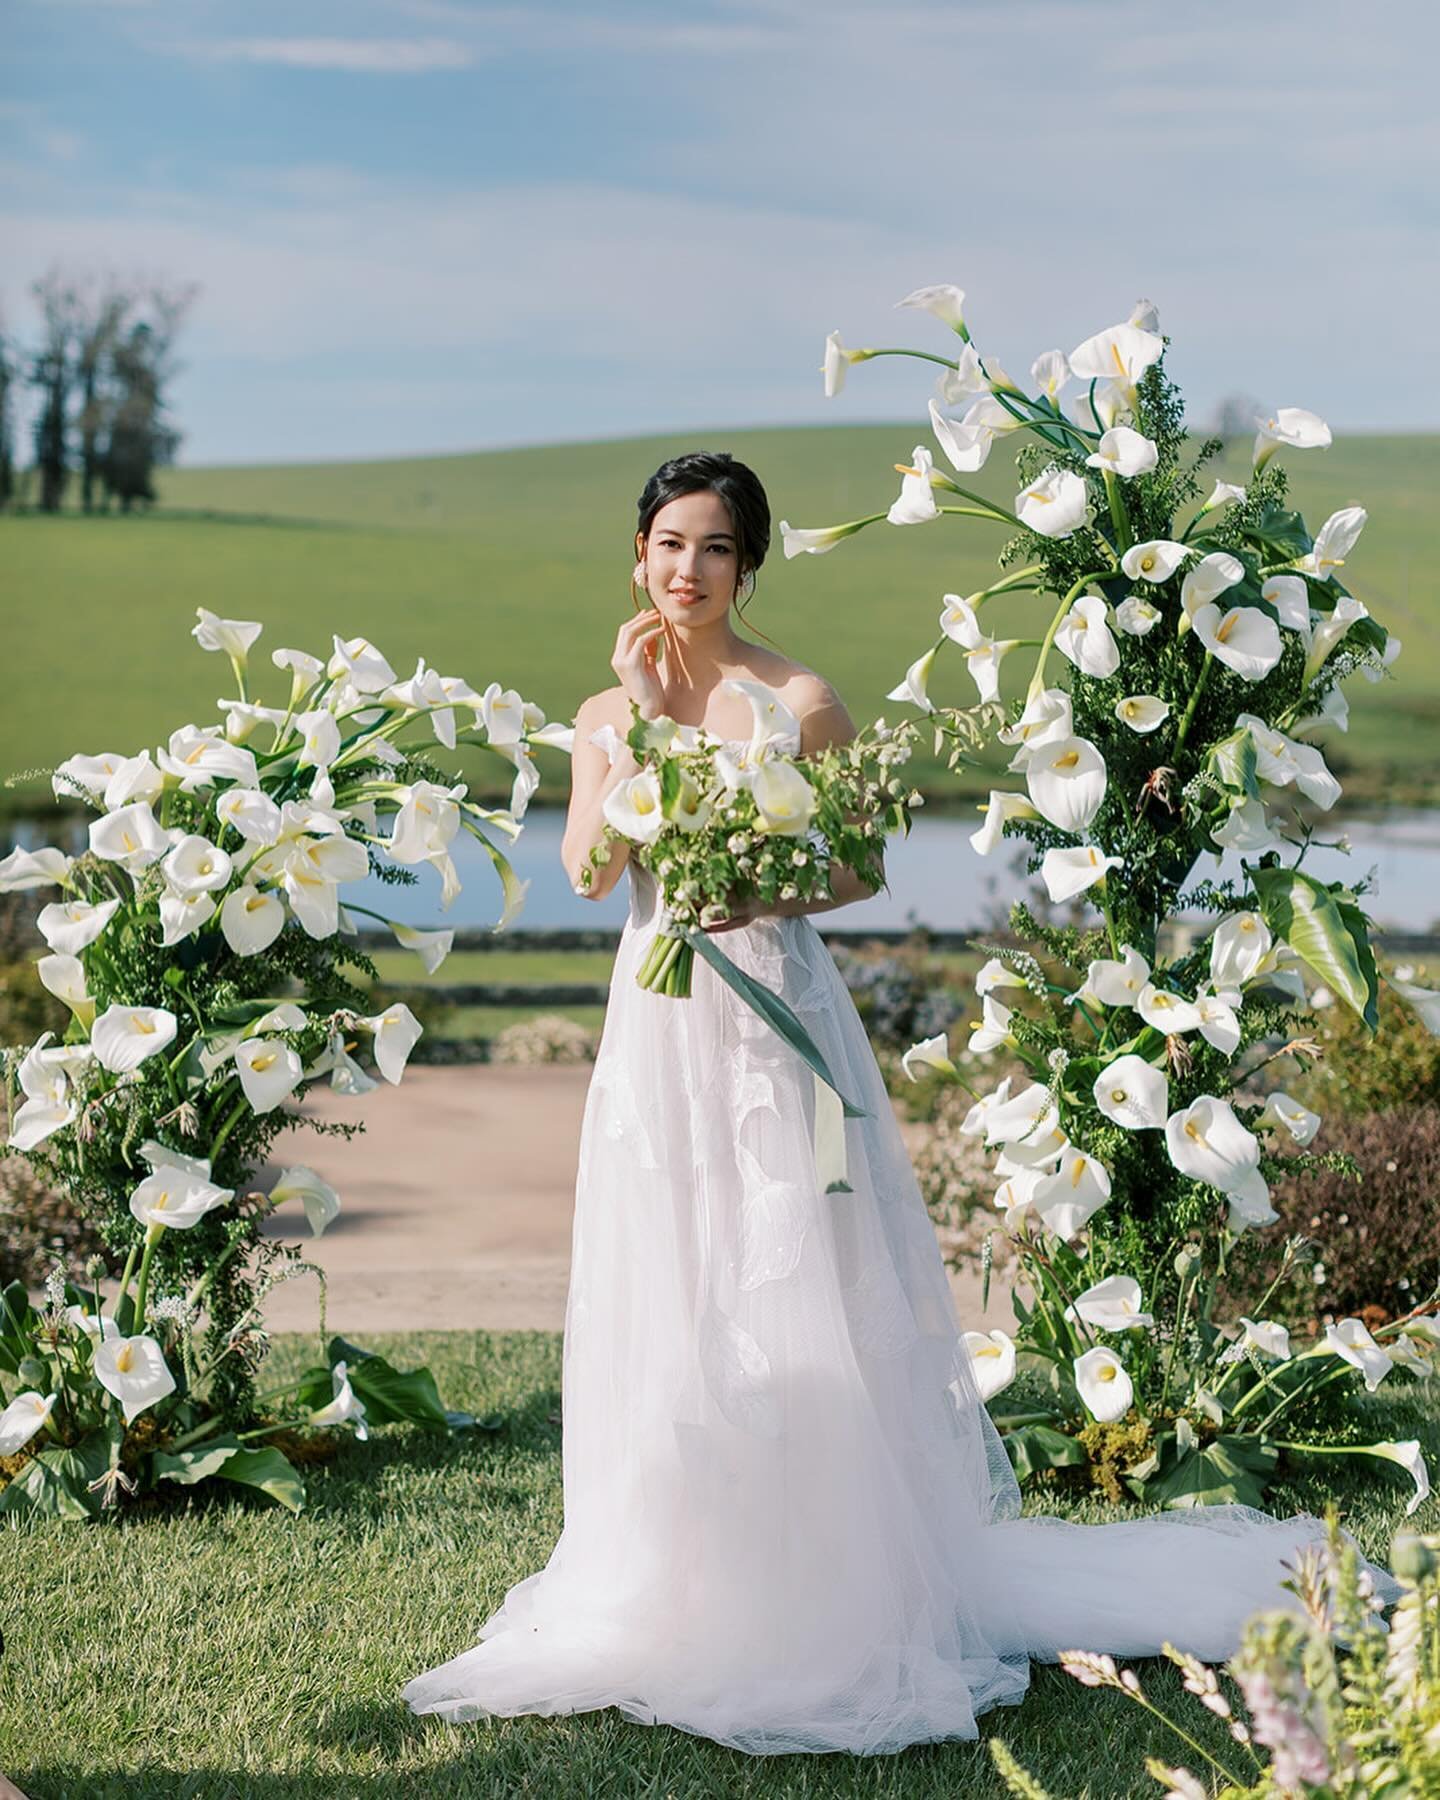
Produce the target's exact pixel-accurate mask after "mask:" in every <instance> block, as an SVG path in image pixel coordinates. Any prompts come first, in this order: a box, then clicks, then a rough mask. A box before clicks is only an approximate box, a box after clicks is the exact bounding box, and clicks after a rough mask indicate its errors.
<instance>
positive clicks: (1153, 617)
mask: <svg viewBox="0 0 1440 1800" xmlns="http://www.w3.org/2000/svg"><path fill="white" fill-rule="evenodd" d="M1163 616H1164V615H1163V614H1162V613H1161V611H1160V608H1159V607H1158V606H1152V605H1151V603H1150V602H1149V601H1148V600H1147V599H1146V598H1145V596H1144V595H1143V594H1127V595H1126V596H1125V598H1124V599H1123V600H1122V601H1121V602H1120V604H1119V605H1118V606H1117V607H1116V608H1115V623H1116V624H1117V625H1118V626H1119V627H1120V629H1121V630H1122V631H1123V632H1124V633H1125V635H1126V636H1127V637H1144V636H1146V634H1147V633H1149V632H1151V631H1153V630H1154V629H1155V627H1156V626H1157V625H1158V624H1159V623H1160V620H1161V618H1162V617H1163Z"/></svg>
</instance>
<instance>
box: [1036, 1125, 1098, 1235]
mask: <svg viewBox="0 0 1440 1800" xmlns="http://www.w3.org/2000/svg"><path fill="white" fill-rule="evenodd" d="M1109 1198H1110V1173H1109V1171H1108V1170H1107V1169H1106V1168H1105V1167H1104V1166H1103V1165H1102V1164H1100V1163H1098V1162H1096V1160H1095V1158H1094V1157H1093V1156H1089V1155H1087V1154H1086V1152H1085V1151H1083V1150H1077V1149H1076V1148H1075V1146H1074V1145H1073V1144H1070V1145H1068V1146H1067V1147H1066V1149H1065V1150H1064V1151H1063V1152H1062V1154H1061V1157H1060V1166H1059V1168H1058V1169H1056V1170H1055V1172H1054V1173H1053V1174H1051V1175H1047V1176H1046V1177H1045V1178H1044V1180H1043V1181H1039V1182H1037V1183H1036V1184H1035V1188H1034V1191H1033V1192H1032V1193H1031V1195H1030V1204H1031V1206H1032V1207H1033V1208H1034V1210H1035V1216H1036V1217H1037V1218H1038V1219H1039V1220H1040V1222H1041V1224H1042V1225H1044V1227H1045V1229H1046V1230H1047V1231H1053V1232H1054V1234H1055V1236H1056V1237H1058V1238H1064V1239H1065V1240H1066V1241H1067V1243H1068V1242H1069V1240H1070V1239H1071V1238H1073V1237H1075V1236H1076V1234H1077V1233H1078V1232H1080V1231H1082V1230H1083V1229H1084V1227H1085V1225H1086V1223H1087V1222H1088V1220H1089V1219H1090V1218H1091V1217H1093V1215H1094V1214H1095V1213H1097V1212H1099V1210H1100V1208H1101V1207H1102V1206H1104V1205H1105V1203H1106V1202H1107V1201H1108V1200H1109Z"/></svg>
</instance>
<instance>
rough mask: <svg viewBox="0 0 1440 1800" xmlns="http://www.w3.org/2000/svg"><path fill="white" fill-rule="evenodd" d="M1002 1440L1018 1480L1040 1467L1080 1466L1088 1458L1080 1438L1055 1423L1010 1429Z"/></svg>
mask: <svg viewBox="0 0 1440 1800" xmlns="http://www.w3.org/2000/svg"><path fill="white" fill-rule="evenodd" d="M1000 1442H1001V1443H1002V1444H1004V1446H1005V1449H1006V1453H1007V1454H1008V1455H1009V1458H1010V1466H1011V1467H1012V1468H1013V1469H1014V1471H1015V1476H1016V1479H1017V1480H1019V1481H1028V1480H1029V1479H1030V1477H1031V1476H1032V1475H1038V1474H1039V1472H1040V1470H1041V1469H1068V1468H1078V1467H1079V1466H1080V1465H1081V1464H1082V1463H1083V1462H1084V1461H1085V1460H1086V1452H1085V1446H1084V1445H1083V1444H1082V1443H1081V1442H1080V1441H1079V1439H1078V1438H1073V1437H1067V1436H1066V1435H1065V1433H1064V1432H1063V1431H1056V1429H1055V1428H1054V1426H1053V1425H1022V1426H1021V1427H1020V1429H1019V1430H1018V1431H1007V1432H1006V1433H1005V1435H1004V1436H1003V1437H1002V1438H1001V1440H1000Z"/></svg>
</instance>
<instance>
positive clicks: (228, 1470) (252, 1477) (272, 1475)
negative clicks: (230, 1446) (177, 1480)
mask: <svg viewBox="0 0 1440 1800" xmlns="http://www.w3.org/2000/svg"><path fill="white" fill-rule="evenodd" d="M215 1472H216V1475H217V1476H218V1477H219V1479H220V1480H221V1481H233V1482H235V1483H237V1484H238V1485H239V1486H242V1487H252V1488H258V1489H259V1490H260V1492H261V1493H262V1494H268V1495H269V1496H270V1498H271V1499H272V1500H275V1501H278V1502H279V1504H280V1505H281V1506H283V1507H284V1508H285V1509H286V1511H287V1512H292V1513H298V1512H299V1511H300V1509H301V1508H302V1507H303V1506H304V1504H305V1483H304V1482H303V1481H302V1480H301V1479H300V1474H299V1471H298V1470H297V1469H296V1468H295V1465H294V1464H293V1463H291V1462H290V1461H288V1459H287V1458H285V1457H284V1456H282V1455H281V1454H280V1452H279V1451H278V1450H277V1449H276V1448H275V1447H274V1445H273V1444H267V1445H266V1446H265V1447H264V1448H263V1449H261V1450H232V1451H231V1453H230V1455H229V1456H228V1457H226V1459H225V1461H224V1462H223V1463H222V1464H221V1466H220V1467H219V1468H218V1469H217V1470H216V1471H215Z"/></svg>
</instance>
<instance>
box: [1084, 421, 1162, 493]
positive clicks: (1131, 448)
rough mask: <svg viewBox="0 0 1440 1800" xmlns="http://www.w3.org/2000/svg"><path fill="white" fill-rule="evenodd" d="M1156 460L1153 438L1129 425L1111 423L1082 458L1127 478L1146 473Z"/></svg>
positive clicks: (1157, 460)
mask: <svg viewBox="0 0 1440 1800" xmlns="http://www.w3.org/2000/svg"><path fill="white" fill-rule="evenodd" d="M1159 460H1160V452H1159V450H1158V449H1157V448H1156V446H1155V443H1154V441H1153V439H1151V438H1147V437H1145V436H1143V435H1142V434H1141V433H1140V432H1138V431H1132V430H1131V428H1130V427H1129V426H1128V425H1112V426H1111V427H1110V429H1109V430H1108V431H1107V432H1104V433H1103V434H1102V435H1101V438H1100V443H1099V446H1098V448H1097V449H1096V450H1095V451H1094V453H1093V454H1092V455H1090V456H1087V457H1086V458H1085V464H1086V467H1087V468H1091V469H1101V470H1103V471H1105V473H1107V474H1110V475H1119V476H1121V477H1123V478H1124V479H1125V480H1127V481H1128V480H1130V479H1131V478H1132V477H1133V476H1136V475H1148V474H1149V472H1150V470H1151V469H1153V468H1154V467H1155V465H1156V463H1157V462H1159Z"/></svg>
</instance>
